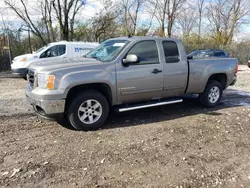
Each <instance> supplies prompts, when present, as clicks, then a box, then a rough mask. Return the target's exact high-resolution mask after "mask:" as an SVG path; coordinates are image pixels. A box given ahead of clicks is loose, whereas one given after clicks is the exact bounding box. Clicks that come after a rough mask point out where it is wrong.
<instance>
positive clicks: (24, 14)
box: [4, 0, 47, 44]
mask: <svg viewBox="0 0 250 188" xmlns="http://www.w3.org/2000/svg"><path fill="white" fill-rule="evenodd" d="M4 2H5V4H6V5H7V6H8V7H9V8H10V9H11V10H13V11H14V12H15V13H16V15H17V16H18V17H19V18H20V19H21V20H22V21H23V22H24V23H25V24H26V26H27V27H29V28H30V30H31V32H32V33H33V34H34V35H36V36H37V37H38V38H39V39H40V40H41V41H42V43H43V44H46V43H47V42H46V40H45V39H44V37H43V35H42V33H41V31H40V30H39V29H38V25H37V23H36V21H34V20H32V19H31V17H30V14H29V12H28V8H27V6H26V4H25V2H24V0H20V3H21V7H22V8H19V7H18V6H17V5H16V2H15V1H12V0H4Z"/></svg>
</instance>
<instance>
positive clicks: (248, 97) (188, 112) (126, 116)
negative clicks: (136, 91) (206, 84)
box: [103, 89, 250, 129]
mask: <svg viewBox="0 0 250 188" xmlns="http://www.w3.org/2000/svg"><path fill="white" fill-rule="evenodd" d="M238 106H249V107H250V93H247V92H243V91H238V90H232V89H228V90H226V91H225V92H224V95H223V99H222V101H221V102H220V104H219V105H218V106H216V107H215V108H204V107H203V106H202V105H201V104H200V102H199V99H198V98H194V97H191V96H186V97H184V101H183V103H178V104H172V105H166V106H159V107H152V108H147V109H141V110H135V111H130V112H124V113H115V112H113V113H111V114H110V116H109V119H108V120H107V123H106V126H105V127H103V129H110V128H111V129H113V128H119V127H130V126H138V125H143V124H144V125H145V124H150V123H158V122H162V121H169V120H174V119H179V118H182V117H186V116H193V115H197V114H207V115H211V116H220V115H222V113H220V112H218V111H219V110H221V109H227V108H233V107H238Z"/></svg>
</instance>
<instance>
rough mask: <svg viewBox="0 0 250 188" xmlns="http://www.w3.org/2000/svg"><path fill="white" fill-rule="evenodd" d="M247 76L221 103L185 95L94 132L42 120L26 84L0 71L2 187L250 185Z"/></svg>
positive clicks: (245, 73)
mask: <svg viewBox="0 0 250 188" xmlns="http://www.w3.org/2000/svg"><path fill="white" fill-rule="evenodd" d="M249 75H250V69H248V68H247V67H246V66H240V71H239V73H238V81H237V84H236V85H235V86H233V87H229V88H228V89H227V90H226V91H225V92H224V98H223V100H222V102H221V104H220V105H219V106H218V107H216V108H213V109H204V108H202V107H201V106H200V105H199V103H198V102H197V100H195V99H191V98H187V99H185V100H184V102H183V103H181V104H175V105H169V106H162V107H157V108H150V109H143V110H138V111H131V112H126V113H122V114H116V113H113V114H111V115H110V117H109V119H108V121H107V123H106V126H105V127H104V128H103V129H102V130H98V131H92V132H81V131H74V130H71V129H69V128H66V127H63V126H61V125H59V124H58V123H56V122H52V121H47V120H43V119H40V118H38V117H37V116H36V115H35V114H34V113H33V112H32V110H29V106H28V104H27V103H26V101H25V95H24V88H25V84H26V81H25V80H22V79H17V78H6V76H2V77H1V75H0V77H1V78H0V88H1V90H0V120H1V121H0V147H1V150H0V187H15V188H16V187H32V188H33V187H58V188H59V187H60V188H61V187H133V188H134V187H140V188H141V187H174V188H176V187H179V188H180V187H182V188H191V187H197V188H200V187H209V188H210V187H250V150H249V147H250V137H249V135H250V84H249V82H247V80H249V78H250V76H249ZM8 77H11V76H8Z"/></svg>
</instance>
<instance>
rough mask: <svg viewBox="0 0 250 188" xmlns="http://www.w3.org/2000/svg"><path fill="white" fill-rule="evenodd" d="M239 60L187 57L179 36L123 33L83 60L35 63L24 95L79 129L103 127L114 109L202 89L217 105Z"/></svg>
mask: <svg viewBox="0 0 250 188" xmlns="http://www.w3.org/2000/svg"><path fill="white" fill-rule="evenodd" d="M237 67H238V60H237V59H234V58H228V59H196V60H187V55H186V52H185V49H184V46H183V45H182V43H181V42H180V41H179V40H177V39H168V38H157V37H122V38H115V39H110V40H107V41H105V42H103V43H102V44H101V45H100V46H99V47H97V48H95V49H94V50H93V51H91V52H89V53H88V54H87V55H86V58H85V59H81V60H80V62H79V60H72V62H68V63H60V62H58V63H57V64H47V65H46V66H41V65H34V66H31V67H30V69H29V74H28V75H29V82H28V85H27V87H26V96H27V99H28V101H30V104H31V105H32V106H33V107H34V110H35V111H36V112H37V113H38V114H39V115H41V116H42V117H54V116H57V115H63V116H64V117H66V118H67V120H68V121H69V122H70V124H71V125H72V126H73V127H74V128H75V129H83V130H92V129H97V128H100V127H101V126H102V125H103V123H104V122H105V120H106V119H107V117H108V114H109V111H110V109H111V108H114V109H116V110H117V111H118V112H125V111H130V110H136V109H141V108H148V107H153V106H161V105H167V104H173V103H179V102H182V96H183V95H184V94H199V98H200V101H201V103H202V104H203V105H204V106H205V107H214V106H216V105H217V104H218V103H219V102H220V99H221V96H222V93H223V90H225V89H226V88H227V87H228V86H229V85H233V84H234V83H235V82H236V73H237V70H238V69H237Z"/></svg>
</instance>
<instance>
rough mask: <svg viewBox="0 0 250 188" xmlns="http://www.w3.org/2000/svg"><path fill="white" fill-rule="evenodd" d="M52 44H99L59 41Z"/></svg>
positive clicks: (96, 43) (94, 43) (93, 43)
mask: <svg viewBox="0 0 250 188" xmlns="http://www.w3.org/2000/svg"><path fill="white" fill-rule="evenodd" d="M50 44H52V45H55V44H75V45H79V44H88V45H98V44H99V43H98V42H71V41H65V40H62V41H58V42H51V43H50Z"/></svg>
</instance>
